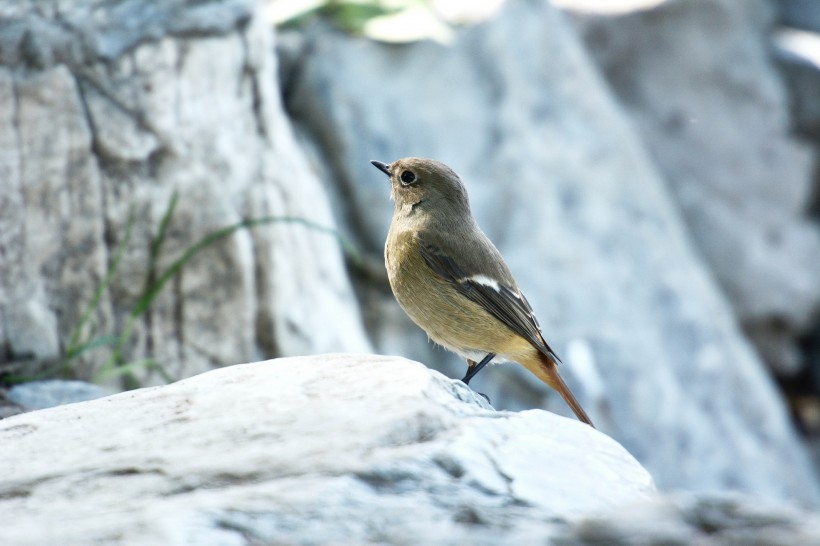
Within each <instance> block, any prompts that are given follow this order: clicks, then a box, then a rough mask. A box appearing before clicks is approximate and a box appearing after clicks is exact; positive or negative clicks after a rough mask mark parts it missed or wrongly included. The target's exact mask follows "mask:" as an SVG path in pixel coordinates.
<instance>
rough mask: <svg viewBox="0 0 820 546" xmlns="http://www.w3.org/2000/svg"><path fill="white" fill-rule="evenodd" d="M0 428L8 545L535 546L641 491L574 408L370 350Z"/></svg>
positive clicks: (228, 373) (215, 377)
mask: <svg viewBox="0 0 820 546" xmlns="http://www.w3.org/2000/svg"><path fill="white" fill-rule="evenodd" d="M0 438H1V439H2V440H1V441H0V467H2V468H3V469H4V476H5V478H4V480H3V483H2V484H1V485H0V511H2V513H3V518H4V524H3V526H2V527H1V528H0V542H2V543H4V544H16V545H18V546H23V545H28V544H48V543H54V542H59V543H61V544H79V543H86V544H87V543H95V544H97V543H127V544H261V543H264V544H274V543H275V544H281V543H287V544H326V543H335V544H339V543H345V544H365V543H389V544H406V543H414V544H466V543H470V544H499V543H502V542H503V543H521V541H522V540H523V541H525V542H542V543H543V542H544V540H546V539H548V538H549V537H550V536H553V535H554V534H556V533H557V532H558V531H559V530H561V529H562V528H564V527H565V525H566V524H565V522H569V521H576V520H579V518H581V517H582V516H583V515H584V514H589V515H592V514H596V513H599V512H602V511H605V510H609V509H613V508H617V507H620V506H623V505H625V504H629V503H634V502H639V501H645V500H648V499H649V498H651V496H652V493H653V491H654V487H653V485H652V480H651V478H650V477H649V474H648V473H647V472H646V471H645V470H644V469H643V468H642V467H641V466H640V465H639V464H638V463H637V462H636V461H635V460H634V459H633V458H632V457H631V456H630V455H629V454H628V453H627V452H626V451H625V450H624V449H623V448H622V447H621V446H619V445H618V444H617V443H616V442H614V441H613V440H612V439H610V438H608V437H606V436H605V435H603V434H601V433H600V432H597V431H595V430H593V429H592V428H590V427H587V426H586V425H583V424H581V423H579V422H578V421H575V420H572V419H566V418H563V417H559V416H556V415H552V414H549V413H547V412H544V411H527V412H522V413H509V412H496V411H494V410H492V409H491V408H489V407H488V406H487V405H486V403H485V402H484V401H483V400H482V399H481V397H478V396H477V395H475V394H474V393H472V392H471V391H470V390H469V389H467V388H466V387H465V386H464V385H462V384H461V383H459V382H457V381H451V380H448V379H446V378H444V377H443V376H441V375H440V374H438V373H436V372H432V371H430V370H427V369H426V368H425V367H424V366H422V365H421V364H418V363H413V362H409V361H406V360H403V359H397V358H388V357H377V356H353V355H325V356H321V357H305V358H287V359H279V360H272V361H267V362H259V363H255V364H248V365H242V366H232V367H228V368H223V369H220V370H215V371H211V372H208V373H205V374H202V375H199V376H197V377H194V378H190V379H187V380H185V381H181V382H178V383H175V384H173V385H169V386H164V387H156V388H151V389H143V390H138V391H131V392H126V393H122V394H119V395H115V396H110V397H108V398H104V399H100V400H95V401H91V402H83V403H79V404H72V405H69V406H61V407H58V408H53V409H49V410H42V411H37V412H32V413H28V414H24V415H20V416H15V417H12V418H9V419H6V420H4V421H2V422H0ZM44 446H48V451H49V456H48V457H42V456H40V455H42V450H43V447H44ZM66 513H70V514H71V517H70V518H69V519H66V517H65V515H66ZM55 521H59V522H61V523H60V525H59V526H55V525H54V522H55Z"/></svg>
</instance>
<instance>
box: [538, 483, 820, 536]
mask: <svg viewBox="0 0 820 546" xmlns="http://www.w3.org/2000/svg"><path fill="white" fill-rule="evenodd" d="M554 543H555V544H562V545H579V546H580V545H589V546H592V545H602V544H617V545H619V546H631V545H634V546H646V545H649V544H664V545H671V544H680V545H685V544H697V545H703V546H719V545H732V546H774V545H777V546H792V545H794V544H820V515H818V514H817V513H807V512H805V511H802V510H799V509H796V508H795V507H794V506H789V505H788V504H782V503H772V502H770V501H766V500H762V499H757V498H753V497H751V498H750V497H741V496H738V495H726V494H721V495H691V494H675V495H671V496H667V497H664V498H655V499H652V500H648V501H644V502H640V503H635V504H631V505H628V506H625V507H623V508H622V509H620V510H617V511H612V512H609V513H607V514H605V515H601V516H598V517H591V518H585V519H583V520H582V521H578V522H573V524H572V525H571V526H570V529H569V530H568V531H567V532H566V533H565V534H564V536H563V537H561V538H557V539H555V540H554Z"/></svg>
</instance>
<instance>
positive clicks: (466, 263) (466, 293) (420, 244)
mask: <svg viewBox="0 0 820 546" xmlns="http://www.w3.org/2000/svg"><path fill="white" fill-rule="evenodd" d="M372 163H373V165H375V166H376V167H377V168H379V169H380V170H381V171H383V172H384V173H385V174H387V175H388V176H390V181H391V185H392V188H391V197H392V198H393V200H394V202H395V208H394V212H393V219H392V222H391V224H390V231H389V233H388V235H387V242H386V244H385V262H386V264H387V273H388V277H389V279H390V286H391V288H392V289H393V293H394V294H395V296H396V299H397V300H398V302H399V305H401V307H402V308H403V309H404V310H405V312H406V313H407V314H408V315H409V316H410V318H411V319H413V321H414V322H415V323H416V324H418V325H419V326H420V327H421V328H422V329H423V330H424V331H426V332H427V334H428V335H429V336H430V339H432V340H433V341H435V342H436V343H438V344H440V345H442V346H444V347H446V348H448V349H450V350H451V351H453V352H455V353H457V354H459V355H461V356H463V357H464V358H466V359H467V360H468V363H469V364H470V366H471V371H468V374H467V376H466V377H465V379H464V381H465V382H468V381H469V379H470V378H471V377H472V375H473V373H474V372H475V371H477V370H476V369H475V368H472V366H473V365H474V364H475V362H477V361H480V360H482V359H483V358H484V357H485V356H487V355H493V354H495V355H498V357H500V359H504V360H510V361H515V362H518V363H520V364H522V365H523V366H524V367H526V368H527V369H528V370H530V372H532V373H533V374H535V375H536V376H537V377H538V378H539V379H541V380H542V381H544V382H545V383H546V384H547V385H549V386H550V387H552V388H553V389H555V390H556V391H558V393H559V394H560V395H561V397H562V398H563V399H564V400H565V401H566V403H567V404H568V405H569V406H570V408H572V410H573V412H574V413H575V415H576V416H577V417H578V419H580V420H581V421H583V422H585V423H587V424H589V425H592V421H590V419H589V417H588V416H587V414H586V412H584V410H583V408H581V405H580V404H579V403H578V401H577V400H576V399H575V397H574V396H573V394H572V393H571V392H570V390H569V388H568V387H567V385H566V383H564V381H563V379H561V376H560V375H559V374H558V369H557V363H558V362H559V359H558V357H557V356H556V355H555V352H554V351H553V350H552V348H550V346H549V345H548V344H547V342H546V341H545V340H544V337H543V335H542V334H541V330H540V327H539V326H538V321H537V320H536V319H535V316H534V314H533V312H532V308H531V307H530V304H529V302H527V300H526V298H525V297H524V295H523V294H522V293H521V290H520V289H519V288H518V284H517V283H516V282H515V279H514V278H513V276H512V273H510V270H509V268H508V267H507V264H506V263H504V258H502V257H501V254H500V253H499V252H498V249H496V248H495V246H494V245H493V243H492V242H490V240H489V239H488V238H487V236H486V235H484V233H483V232H482V231H481V229H480V228H479V227H478V224H476V222H475V220H474V219H473V216H472V214H471V212H470V204H469V200H468V198H467V191H466V189H465V188H464V185H463V184H462V182H461V180H460V179H459V177H458V175H457V174H456V173H455V172H453V170H452V169H450V168H449V167H447V166H446V165H444V164H443V163H440V162H438V161H434V160H432V159H422V158H405V159H400V160H398V161H395V162H393V163H391V164H390V165H385V164H383V163H380V162H378V161H373V162H372ZM489 359H492V356H489Z"/></svg>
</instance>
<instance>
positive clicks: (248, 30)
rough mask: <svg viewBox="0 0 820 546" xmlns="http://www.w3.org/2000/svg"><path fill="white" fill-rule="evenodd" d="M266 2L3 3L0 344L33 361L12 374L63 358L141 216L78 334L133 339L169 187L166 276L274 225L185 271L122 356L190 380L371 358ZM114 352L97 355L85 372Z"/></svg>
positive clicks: (79, 366)
mask: <svg viewBox="0 0 820 546" xmlns="http://www.w3.org/2000/svg"><path fill="white" fill-rule="evenodd" d="M262 10H263V6H262V3H261V2H259V3H256V2H252V1H244V0H217V1H214V2H207V3H202V2H196V1H183V0H172V1H168V2H162V3H159V4H158V3H156V2H150V1H148V0H145V1H142V0H135V1H120V2H107V3H104V4H99V5H98V4H96V3H87V2H79V3H78V2H74V1H71V0H58V1H55V2H50V3H49V4H48V5H40V4H38V5H37V6H34V5H33V4H31V3H29V2H17V1H16V0H0V13H2V16H0V149H2V150H3V153H2V154H0V346H2V347H5V352H7V353H8V354H11V355H16V357H17V359H18V360H20V359H23V358H24V357H25V358H30V359H33V361H34V363H33V364H31V366H29V367H28V369H23V370H15V374H16V375H18V376H25V375H27V374H28V375H32V370H33V369H36V367H37V363H38V362H40V363H41V362H43V361H53V360H59V359H60V358H62V356H63V351H64V350H65V348H66V346H67V345H68V344H69V339H70V337H71V335H72V332H73V331H74V330H75V329H76V328H77V326H78V324H80V322H81V316H82V314H83V311H84V310H85V309H86V307H87V306H88V305H89V304H90V302H92V300H93V299H94V292H95V290H96V289H97V287H98V286H100V284H101V283H102V281H103V279H104V277H105V275H106V271H107V270H108V268H109V267H110V266H111V265H112V263H113V262H115V260H116V255H117V249H118V246H119V245H120V244H121V243H123V241H124V239H125V238H126V237H127V235H126V234H127V233H128V231H129V230H128V224H129V215H130V214H131V212H132V211H133V214H134V218H135V221H134V225H133V228H132V229H131V232H130V239H129V240H128V243H127V245H125V251H124V257H123V259H122V262H121V263H120V264H119V269H118V271H117V274H116V275H115V276H114V278H113V282H112V283H111V285H110V288H109V290H107V291H105V292H104V293H103V295H102V298H101V300H100V302H99V305H98V306H96V307H95V308H94V310H93V312H92V313H91V314H90V320H89V322H88V323H87V328H86V330H85V331H84V336H86V337H87V338H89V339H95V338H97V337H99V336H104V335H117V334H119V333H120V332H121V331H123V329H124V328H126V322H127V321H128V317H129V313H131V311H132V309H134V307H135V305H136V303H137V299H138V298H139V297H140V295H141V293H142V288H143V286H144V285H145V282H146V279H147V278H149V277H151V275H152V273H151V272H150V265H149V264H151V262H152V259H151V245H152V241H153V240H154V238H155V237H156V236H157V234H158V232H159V230H160V225H161V223H162V218H163V215H164V214H165V212H166V211H167V210H168V207H169V203H170V201H171V196H172V194H173V193H175V192H176V193H177V194H178V195H179V201H178V205H177V207H176V210H175V211H174V214H173V216H172V217H171V221H170V224H169V228H168V230H167V233H166V238H165V243H164V246H163V247H162V251H161V252H160V254H159V256H158V257H157V259H156V267H155V273H153V277H154V278H156V277H157V276H159V274H160V273H161V272H163V271H165V270H166V269H167V268H168V267H170V266H171V264H172V263H173V262H174V261H175V260H176V259H177V258H178V257H180V256H181V255H182V254H183V253H184V252H185V251H186V250H188V249H190V248H191V246H192V245H194V244H195V243H196V242H197V241H199V240H201V239H202V238H203V237H205V236H206V235H207V234H209V233H212V232H214V231H216V230H218V229H221V228H224V227H226V226H230V225H234V224H236V223H238V222H240V221H242V220H246V219H253V218H261V217H266V216H272V217H276V218H279V219H280V221H277V222H274V223H271V224H267V225H263V226H259V227H255V228H253V229H241V230H238V231H237V232H236V233H234V234H233V235H232V236H231V237H230V238H227V239H225V240H223V241H222V242H220V243H219V244H217V245H214V246H212V247H211V248H208V249H206V250H204V251H203V252H201V253H199V254H198V255H197V256H196V257H195V258H194V259H193V260H191V261H190V262H189V263H188V264H187V265H186V266H185V267H184V268H183V269H182V271H181V273H180V274H179V275H177V276H176V277H175V278H174V279H173V281H172V282H170V283H169V284H168V285H167V286H166V287H165V288H164V290H163V291H162V292H160V294H159V296H158V297H157V299H156V300H155V301H154V303H153V305H152V306H151V307H150V309H149V310H148V312H147V313H145V314H143V315H141V316H140V317H139V319H138V320H137V321H136V322H135V324H134V325H133V335H132V336H131V337H130V338H129V342H128V343H127V344H126V346H125V353H126V358H127V359H128V360H130V361H139V360H142V359H145V358H153V359H155V360H156V361H158V362H159V363H160V364H161V366H162V368H164V370H165V373H166V375H170V376H173V377H182V376H186V375H190V374H192V373H196V372H198V371H202V370H206V369H210V368H211V367H213V366H217V365H221V364H222V363H223V362H236V361H242V360H252V359H257V358H259V357H260V356H264V355H268V356H273V355H283V354H284V355H287V354H304V353H312V352H322V351H329V350H351V351H362V350H367V349H368V348H369V346H370V345H369V342H368V341H367V339H366V336H365V333H364V330H363V327H362V324H361V318H360V316H359V311H358V306H357V302H356V299H355V296H354V295H353V293H352V291H351V287H350V283H349V280H348V278H347V273H346V270H345V266H344V261H343V256H342V252H341V251H340V248H339V244H338V241H337V240H336V238H335V236H334V234H333V226H334V222H333V218H332V215H331V212H330V207H329V205H328V202H327V198H326V196H325V194H324V192H323V190H322V188H321V185H320V181H319V179H318V177H317V176H316V175H315V173H314V172H313V171H312V169H311V167H310V165H309V164H308V162H307V160H306V158H305V156H304V154H303V153H302V151H301V149H300V147H299V146H298V144H297V142H296V139H295V137H294V134H293V132H292V130H291V127H290V125H289V123H288V121H287V119H286V117H285V114H284V112H283V109H282V106H281V103H280V99H279V93H278V89H277V84H276V64H275V58H274V56H273V55H272V54H271V52H272V48H273V43H272V34H271V32H270V28H269V27H268V26H267V23H266V20H265V17H264V15H263V13H262ZM282 218H290V220H287V221H281V219H282ZM317 227H318V228H319V229H317ZM328 317H333V319H334V320H333V326H332V327H328ZM108 356H109V353H108V352H106V350H105V349H97V350H94V351H88V352H86V353H84V354H83V355H82V357H81V358H79V359H78V360H76V361H75V362H74V365H75V368H76V372H77V374H78V375H80V376H81V377H88V376H90V375H92V374H93V373H94V372H95V371H98V370H99V368H100V366H101V364H102V363H103V362H105V361H106V360H107V358H108ZM140 375H141V376H142V377H143V380H144V381H149V382H153V381H159V380H160V377H158V376H157V375H156V374H152V373H150V372H146V373H140Z"/></svg>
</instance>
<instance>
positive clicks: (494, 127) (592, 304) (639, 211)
mask: <svg viewBox="0 0 820 546" xmlns="http://www.w3.org/2000/svg"><path fill="white" fill-rule="evenodd" d="M301 39H302V40H303V45H302V47H301V48H297V47H290V48H288V50H289V51H291V52H292V54H295V55H299V57H298V58H296V59H290V60H289V61H288V66H290V67H294V66H296V67H298V70H295V71H292V72H290V73H291V75H292V79H291V80H289V81H286V82H284V83H285V89H286V93H287V96H288V97H289V100H288V103H287V104H288V107H289V109H290V111H291V112H292V114H293V116H294V117H295V119H297V120H298V121H299V123H300V124H301V126H302V130H303V131H304V133H305V134H306V135H308V136H310V137H311V138H312V139H313V140H314V142H316V143H317V144H316V146H317V147H318V148H319V149H320V150H321V151H322V153H323V154H324V155H323V157H324V158H325V164H326V165H327V166H328V168H329V171H330V172H329V175H328V181H327V182H328V185H329V186H334V185H335V188H336V189H335V191H336V193H337V194H338V195H342V196H345V199H336V200H334V201H333V202H334V204H335V205H337V208H338V214H339V216H340V218H342V223H343V224H344V225H345V229H346V230H347V231H348V233H351V234H353V235H354V236H355V237H357V239H358V241H359V242H360V244H361V245H362V246H363V247H365V248H368V249H369V250H370V252H372V253H373V254H374V255H375V256H378V255H380V254H381V248H382V245H383V242H384V239H385V235H386V230H387V225H388V222H389V219H390V215H391V211H392V205H391V204H390V202H389V199H388V194H389V188H388V185H387V183H386V181H385V179H384V176H383V175H381V174H380V173H379V172H378V171H376V170H375V169H374V168H373V167H372V166H371V165H370V163H369V160H371V159H378V160H381V161H386V162H389V161H392V160H394V159H397V158H400V157H404V156H412V155H417V156H427V157H433V158H436V159H439V160H441V161H444V162H445V163H447V164H448V165H450V166H451V167H453V168H454V169H455V170H456V171H457V172H459V173H460V174H461V175H462V177H463V179H464V181H465V183H466V185H467V189H468V191H469V192H470V197H471V202H472V208H473V212H474V215H475V216H476V218H477V220H478V222H479V224H480V225H481V226H482V227H483V228H484V230H485V231H486V232H487V234H488V235H489V236H490V238H491V239H493V240H494V241H495V242H496V244H497V245H498V246H499V248H500V249H501V252H502V253H503V254H504V255H505V257H506V259H507V262H508V264H509V265H510V267H511V269H512V271H513V273H514V274H515V275H516V277H517V279H518V281H519V283H520V285H521V286H522V289H523V291H524V293H525V294H526V295H527V298H528V299H529V301H530V302H531V303H532V305H533V307H534V309H535V311H536V314H537V316H538V317H539V320H540V323H541V325H542V327H543V329H544V332H545V335H546V337H547V340H548V342H549V343H550V344H551V345H552V346H553V347H555V349H556V350H557V351H558V354H559V355H560V356H562V357H564V358H565V362H566V364H565V366H563V371H564V374H565V376H566V377H567V380H568V381H569V382H570V384H571V387H572V388H573V389H574V390H575V392H576V394H577V395H578V397H579V399H580V400H581V402H582V404H583V405H584V406H585V408H586V410H587V411H588V412H589V413H590V416H591V417H592V419H593V420H594V421H595V422H596V425H598V426H600V427H601V429H602V430H604V431H606V432H607V433H608V434H611V435H612V436H613V437H614V438H615V439H616V440H618V441H619V442H621V443H622V444H623V445H624V446H625V447H626V448H627V449H628V450H629V451H630V452H631V453H633V454H634V455H635V456H636V458H637V459H638V460H639V461H641V463H642V464H644V465H645V466H646V467H647V468H648V469H649V471H650V472H651V473H652V474H653V476H654V478H655V480H656V481H657V483H658V485H659V486H660V487H662V488H687V489H722V488H730V489H737V490H742V491H748V492H753V493H755V494H758V495H763V496H772V497H779V498H789V499H801V501H805V502H808V503H815V502H817V501H818V489H817V483H816V478H815V476H814V474H813V471H812V470H811V468H810V467H809V465H808V462H807V457H806V453H805V451H804V449H803V447H802V446H801V445H800V443H799V441H798V439H797V437H796V435H795V432H794V430H793V429H792V426H791V424H790V422H789V419H788V416H787V414H786V412H785V410H784V407H783V404H782V402H781V400H780V398H779V396H778V394H777V393H776V391H775V389H774V388H773V385H772V382H771V380H770V378H769V377H768V376H767V373H766V371H765V369H764V367H763V366H762V364H761V362H760V360H759V359H758V358H757V357H756V356H755V353H754V351H753V350H752V349H751V347H750V345H749V343H748V342H747V341H746V339H745V338H744V336H743V334H742V332H741V331H740V329H739V327H738V325H737V323H736V321H735V318H734V315H733V313H732V310H731V308H730V307H729V305H728V304H727V302H726V300H725V299H724V297H723V295H722V294H721V292H720V290H719V289H718V288H717V286H716V284H715V283H714V281H713V278H712V276H711V274H710V273H709V271H708V270H707V268H706V267H705V266H704V264H703V263H702V261H701V260H700V258H699V255H698V253H697V252H696V251H695V249H694V248H693V246H692V245H691V243H690V241H689V238H688V233H687V231H686V228H685V226H684V224H683V222H682V221H681V218H680V215H679V213H678V211H677V208H676V206H675V203H674V201H673V200H672V199H671V198H670V196H669V194H668V193H667V190H666V186H665V183H664V180H663V179H662V178H661V176H660V174H659V172H658V171H657V169H656V168H655V167H654V164H653V163H652V161H651V159H650V158H649V156H648V155H647V153H646V152H645V150H644V148H643V146H642V144H641V142H640V139H639V138H638V136H637V134H636V132H635V131H634V130H633V128H632V126H631V125H630V123H629V121H628V119H627V118H626V117H625V116H624V115H623V114H622V112H621V111H620V110H619V107H618V105H617V103H616V101H615V100H614V99H613V98H612V97H611V95H610V94H609V92H608V90H607V88H606V87H605V85H604V82H603V81H602V79H601V78H600V77H599V76H598V75H597V73H596V71H595V68H594V66H593V64H592V62H591V61H590V59H589V58H588V57H587V55H586V54H585V52H584V50H583V49H582V47H581V46H580V44H579V42H578V40H577V38H576V37H575V35H574V33H573V29H572V27H571V25H569V23H568V22H567V20H566V18H565V17H563V16H562V14H560V13H558V12H557V11H556V10H555V9H554V8H552V7H551V6H550V5H549V4H548V3H546V2H528V1H514V0H513V1H510V2H508V3H507V4H506V6H505V8H504V9H503V11H502V12H501V14H500V15H499V17H498V18H496V19H494V20H492V21H490V22H488V23H486V24H483V25H479V26H476V27H473V28H468V29H465V30H463V31H460V32H459V33H458V34H457V35H456V37H455V41H454V43H453V45H452V47H445V46H442V45H439V44H435V43H430V42H422V43H414V44H408V45H402V46H399V45H392V44H391V45H384V44H380V43H375V42H371V41H367V40H364V39H360V38H355V37H349V36H345V35H342V34H340V33H334V32H329V31H327V29H326V28H323V27H322V26H321V25H317V26H313V27H308V28H306V29H304V30H303V31H301ZM399 67H400V69H399ZM789 149H790V148H789ZM784 153H785V152H784ZM799 157H802V156H799ZM360 289H361V293H362V294H363V295H364V296H363V297H364V299H363V301H364V304H365V306H366V310H365V316H366V317H367V322H368V325H369V326H370V327H371V328H372V331H373V332H375V334H374V337H375V338H376V341H375V342H376V344H377V346H378V347H379V350H380V351H382V352H385V353H393V354H403V355H407V356H409V357H411V358H414V359H416V360H419V361H422V362H425V363H427V364H431V365H434V366H437V367H441V368H442V369H443V368H445V366H452V368H451V370H455V371H450V372H448V373H450V374H451V375H453V376H457V377H460V376H461V375H463V373H464V364H463V363H459V362H458V361H457V359H455V358H453V357H451V356H449V355H447V354H446V353H445V352H444V351H441V350H434V349H432V348H431V346H430V345H429V344H428V343H427V341H426V340H425V336H424V334H423V333H421V332H420V331H419V330H418V328H416V327H415V326H414V325H412V324H411V323H410V322H409V320H407V319H405V318H404V317H403V316H402V313H401V311H400V310H398V309H397V308H396V307H395V303H394V302H393V300H392V296H391V295H390V293H389V290H388V289H386V288H385V287H384V286H383V285H375V284H372V283H371V284H362V285H361V287H360ZM443 362H447V363H448V364H446V365H445V364H443ZM472 385H473V387H474V388H475V389H476V390H478V391H480V392H484V393H486V394H488V395H489V396H490V398H491V399H492V400H493V402H494V404H496V405H497V406H496V407H503V408H512V409H520V408H526V407H540V406H542V405H543V404H545V403H546V402H545V400H547V399H548V400H549V405H550V407H551V408H553V409H555V410H556V411H559V412H566V411H567V410H566V408H565V407H564V405H563V404H562V403H561V402H560V400H557V397H556V396H554V395H553V394H551V393H548V389H547V388H546V387H545V386H544V385H542V384H541V383H540V382H539V381H538V380H537V379H536V378H535V377H533V376H531V375H530V374H528V373H527V372H525V371H524V370H523V369H522V368H520V367H518V366H494V367H492V368H491V369H489V370H486V372H482V373H481V374H480V375H479V376H478V377H477V378H476V379H475V380H474V383H472Z"/></svg>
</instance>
